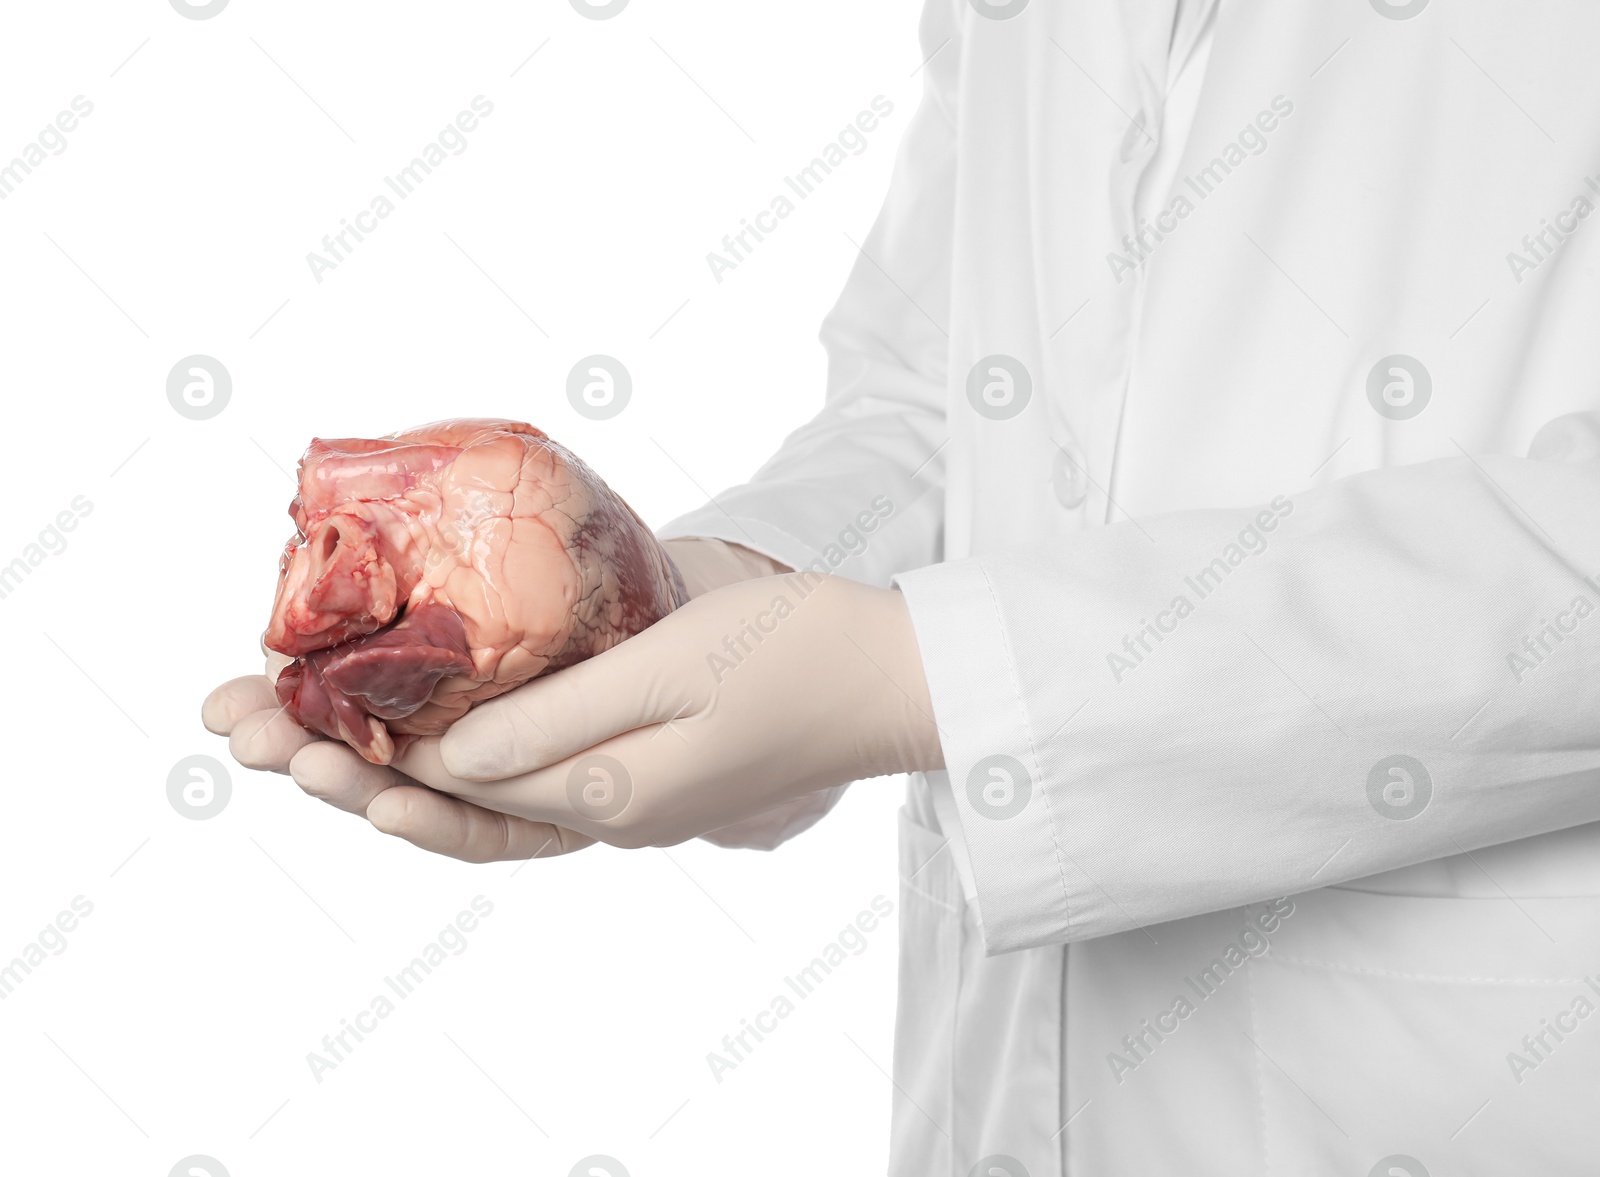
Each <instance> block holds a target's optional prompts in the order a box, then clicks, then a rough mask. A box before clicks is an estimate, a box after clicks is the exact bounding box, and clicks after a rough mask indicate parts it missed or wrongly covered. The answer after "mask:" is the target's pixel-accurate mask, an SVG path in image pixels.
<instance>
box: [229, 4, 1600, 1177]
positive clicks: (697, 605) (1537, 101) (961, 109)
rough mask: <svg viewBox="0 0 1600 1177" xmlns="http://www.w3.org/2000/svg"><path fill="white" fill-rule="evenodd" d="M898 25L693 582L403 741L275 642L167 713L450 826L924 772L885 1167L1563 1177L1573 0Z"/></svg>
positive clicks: (672, 822)
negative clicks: (828, 228) (202, 718)
mask: <svg viewBox="0 0 1600 1177" xmlns="http://www.w3.org/2000/svg"><path fill="white" fill-rule="evenodd" d="M922 42H923V53H924V56H925V57H926V58H927V64H926V66H925V68H924V74H925V78H926V93H925V97H924V100H923V103H922V106H921V108H920V110H919V111H918V113H917V115H916V116H915V121H914V123H913V124H912V125H911V127H910V128H909V130H908V131H907V134H906V138H905V141H904V143H903V145H902V147H901V152H900V157H899V160H898V164H897V168H896V172H895V177H894V181H893V186H892V188H891V190H890V193H889V196H888V200H887V202H886V204H885V207H884V209H883V212H882V214H881V216H880V218H879V220H878V222H877V224H876V226H875V228H874V229H873V231H872V233H871V235H870V237H869V238H868V239H867V242H866V246H865V248H864V249H863V251H862V256H861V258H860V259H859V260H858V262H857V264H856V266H855V268H854V272H853V273H852V275H851V278H850V281H849V284H848V286H847V287H846V289H845V291H844V293H843V295H842V297H841V298H840V300H839V303H838V305H837V306H836V307H835V309H834V310H833V312H832V313H831V314H830V315H829V316H828V318H827V321H826V323H825V325H824V328H823V340H824V343H825V344H826V346H827V348H828V352H829V356H830V378H829V388H828V397H827V402H826V405H825V407H824V408H823V410H822V411H821V412H820V413H819V414H818V416H817V417H816V418H815V419H814V420H813V421H811V422H810V423H809V424H807V425H806V426H804V427H803V428H801V429H799V430H798V431H796V432H795V433H794V434H793V435H792V436H791V437H790V438H789V439H788V440H787V441H786V442H785V443H784V445H783V447H782V448H781V449H780V450H779V452H778V453H777V454H776V455H774V456H773V457H772V459H771V460H770V461H769V462H767V464H766V465H765V466H764V467H763V468H762V469H761V470H760V472H759V473H758V474H757V475H756V476H755V478H754V479H752V481H751V482H750V483H749V484H747V485H744V486H740V487H736V488H734V489H732V490H730V491H727V492H726V493H724V494H722V495H720V496H719V497H718V499H717V500H716V502H715V503H714V504H712V505H710V506H708V507H707V508H705V509H704V510H701V511H698V512H695V513H693V514H691V515H689V516H686V517H684V518H682V519H680V520H678V521H676V522H675V523H673V524H671V525H670V526H669V527H668V528H666V529H665V531H664V535H665V536H667V537H671V543H670V545H669V549H670V550H671V551H672V552H673V554H674V557H675V559H677V560H678V561H679V563H680V564H681V565H682V567H683V571H684V572H685V575H686V578H687V579H688V581H689V582H690V584H691V587H692V589H693V590H694V591H695V593H696V597H695V599H694V600H693V601H691V603H690V604H689V605H688V606H687V607H685V608H684V609H683V610H681V611H680V612H678V613H675V614H673V615H672V616H670V617H668V618H667V619H665V620H664V621H662V622H661V623H659V624H658V625H657V626H655V627H654V628H652V629H650V630H648V631H646V632H645V633H643V634H642V635H640V636H638V637H636V638H634V639H632V640H630V641H628V642H626V643H624V644H623V645H622V646H619V647H618V648H616V649H614V650H612V651H609V652H607V653H605V654H602V655H600V656H599V657H597V658H595V659H593V660H592V661H590V662H588V663H585V664H582V665H579V666H576V667H573V668H571V669H568V670H564V671H561V672H560V673H558V674H556V675H553V676H551V677H549V678H548V679H543V680H538V681H535V682H533V683H530V684H529V685H527V686H526V687H524V688H522V689H521V690H519V691H517V692H515V693H514V694H513V695H510V696H505V697H502V698H501V699H498V700H495V701H492V702H489V703H486V704H485V705H483V706H482V707H480V708H478V709H477V710H475V711H474V712H472V713H471V714H470V715H469V716H468V717H467V718H465V719H463V720H462V721H461V722H460V723H458V724H457V725H456V727H455V728H454V729H453V730H452V731H451V732H450V733H449V734H448V735H447V736H446V737H444V739H443V740H442V741H425V742H421V743H419V744H418V745H416V746H415V747H414V748H413V749H412V751H411V752H410V753H409V754H408V756H407V758H406V759H405V761H404V763H403V765H402V767H403V769H404V772H405V774H406V775H405V776H402V775H400V774H399V773H397V772H395V771H394V770H388V769H378V768H375V767H373V766H370V765H366V764H365V763H364V762H362V761H360V760H359V759H357V758H356V757H355V756H354V755H353V754H352V753H350V752H349V750H348V749H345V748H343V747H342V746H339V745H335V744H331V743H326V742H310V741H311V738H310V737H309V736H307V735H305V734H304V733H300V732H298V730H297V729H293V728H292V725H288V724H287V723H286V721H281V720H280V721H278V722H277V723H275V724H272V725H269V726H268V727H267V729H266V730H265V731H263V732H260V733H259V734H257V732H256V731H255V729H254V728H251V730H250V731H249V733H248V734H243V730H244V729H245V728H246V727H249V726H250V725H247V724H245V723H243V722H242V718H243V717H244V716H245V715H247V714H248V713H251V712H253V711H256V710H260V709H268V710H270V708H271V707H272V703H271V701H270V698H271V697H270V689H269V688H268V687H267V686H266V684H265V680H264V679H260V678H257V679H251V680H240V681H238V682H236V683H234V684H230V685H229V686H228V687H226V688H223V689H222V690H221V692H219V693H218V694H217V695H214V696H213V698H212V700H211V701H210V702H209V703H208V712H207V715H208V722H209V723H211V724H212V726H213V727H215V728H217V729H220V730H228V729H230V728H233V727H234V726H236V725H237V726H239V727H240V729H241V733H242V734H241V736H239V737H236V739H235V744H236V745H238V746H237V747H236V753H237V754H238V755H240V757H241V758H242V759H244V760H246V762H247V763H253V764H256V765H262V766H270V767H275V768H278V769H279V770H283V769H286V768H287V769H290V770H291V771H292V772H293V775H294V777H295V779H296V780H297V781H299V782H300V783H301V785H302V786H303V787H305V788H306V789H307V790H308V791H310V792H312V793H314V794H316V795H319V796H322V797H324V798H325V799H327V800H329V801H331V802H333V803H334V804H337V805H341V806H342V807H344V808H348V809H351V810H353V811H355V812H359V813H365V814H366V815H367V816H368V817H369V818H370V819H371V820H372V822H373V823H374V824H375V825H377V826H378V827H379V828H380V829H384V830H386V831H388V832H391V833H397V834H400V835H401V836H403V837H406V838H408V839H410V840H412V841H413V842H415V843H417V844H418V845H420V846H424V847H426V848H428V849H432V850H436V851H440V852H443V853H447V854H453V855H456V856H458V857H462V858H468V859H472V860H486V859H491V858H517V857H528V856H532V855H541V856H542V855H549V854H554V853H557V852H560V851H566V850H574V849H578V848H580V847H581V846H583V845H586V844H588V843H589V842H590V841H591V840H601V841H606V842H610V843H614V844H617V845H622V846H643V845H649V844H667V843H672V842H676V841H680V840H682V839H685V838H689V837H694V836H707V837H710V838H712V839H713V840H716V841H719V842H722V843H725V844H742V845H761V846H770V845H774V844H776V843H777V842H778V841H781V840H782V839H783V838H785V837H788V836H792V835H793V834H794V833H796V832H798V831H799V830H801V829H803V828H805V826H807V825H809V824H810V823H811V822H813V821H815V820H817V818H818V817H820V816H821V815H822V813H824V812H825V811H826V809H827V808H828V806H829V805H830V804H831V803H832V801H833V800H834V799H835V798H836V797H837V796H838V794H839V792H840V790H841V789H842V788H843V787H844V785H845V784H846V783H847V782H849V781H851V780H855V779H861V778H866V777H871V776H876V775H881V774H888V773H899V772H911V773H912V774H913V775H912V777H911V784H910V789H909V794H908V798H907V803H906V807H905V810H904V813H903V819H902V827H901V847H900V860H901V866H902V876H903V880H904V882H903V888H902V906H901V913H900V916H901V935H902V938H903V940H902V957H901V999H900V1011H899V1021H898V1027H897V1043H896V1051H895V1082H896V1086H897V1094H896V1097H895V1100H896V1102H895V1109H894V1124H893V1147H892V1163H891V1171H892V1172H893V1173H895V1174H897V1175H900V1174H904V1175H906V1177H911V1175H916V1177H928V1175H931V1174H940V1175H941V1177H943V1175H946V1174H956V1175H965V1174H968V1173H969V1172H981V1173H986V1174H991V1173H1007V1174H1013V1175H1019V1174H1024V1173H1026V1174H1028V1175H1030V1177H1061V1175H1077V1174H1083V1175H1087V1177H1103V1175H1121V1174H1146V1173H1148V1174H1167V1173H1184V1174H1217V1175H1223V1174H1226V1175H1229V1177H1239V1175H1242V1174H1259V1175H1268V1174H1293V1175H1296V1177H1299V1175H1303V1174H1351V1175H1365V1174H1368V1173H1383V1174H1393V1173H1402V1174H1408V1175H1412V1177H1415V1175H1420V1174H1425V1173H1426V1174H1433V1175H1434V1177H1440V1175H1443V1174H1458V1173H1460V1174H1465V1173H1485V1174H1488V1173H1513V1172H1516V1173H1533V1172H1541V1173H1562V1174H1568V1173H1571V1174H1576V1173H1578V1172H1580V1171H1587V1169H1585V1168H1584V1167H1585V1166H1592V1165H1593V1163H1594V1159H1595V1157H1596V1155H1597V1153H1600V1115H1597V1107H1596V1103H1597V1100H1600V824H1596V823H1600V336H1597V333H1596V323H1600V294H1597V288H1596V282H1595V274H1596V268H1597V265H1600V218H1596V217H1595V216H1594V213H1595V210H1596V208H1597V207H1600V73H1597V72H1596V71H1595V69H1594V68H1593V60H1594V54H1595V48H1596V46H1597V45H1600V9H1596V8H1595V6H1594V5H1592V4H1586V3H1579V2H1576V0H1574V2H1557V3H1552V4H1547V5H1536V6H1521V5H1509V4H1505V3H1500V2H1497V0H1453V2H1451V3H1448V4H1447V3H1443V2H1439V3H1430V2H1429V0H1409V2H1402V0H1317V2H1315V3H1313V2H1311V0H1220V3H1219V2H1216V0H1211V2H1207V0H1137V2H1135V0H1126V2H1115V0H1077V2H1074V3H1067V2H1065V0H1031V2H1030V0H929V3H928V5H927V8H926V11H925V14H924V17H923V23H922ZM788 570H800V571H796V572H793V573H790V574H789V575H784V574H785V573H786V572H788ZM666 723H670V724H671V725H672V727H673V728H674V729H675V730H676V732H677V733H678V734H679V735H680V736H681V737H682V738H680V739H651V738H650V737H651V736H652V735H654V734H656V733H657V732H659V730H660V725H662V724H666ZM597 758H609V759H597ZM597 765H598V766H601V767H604V768H606V770H607V771H609V772H611V773H612V777H613V779H616V778H617V777H618V776H619V775H620V776H621V777H623V778H625V779H626V780H627V782H628V788H629V789H630V790H631V800H630V801H629V802H628V804H627V805H626V807H624V808H623V809H622V812H621V813H612V812H611V811H610V810H605V809H603V808H598V807H596V804H595V803H594V802H593V801H592V795H591V794H590V793H589V792H586V791H583V790H581V789H578V790H574V789H571V788H569V786H570V784H571V782H572V781H573V780H575V779H578V780H581V779H588V778H586V777H584V775H583V774H585V773H588V774H591V775H592V773H593V770H594V769H595V767H596V766H597ZM595 779H598V778H595ZM417 782H420V784H419V783H417ZM425 786H430V787H425ZM862 787H868V786H862ZM871 787H881V784H880V785H878V786H871ZM980 1162H981V1163H980Z"/></svg>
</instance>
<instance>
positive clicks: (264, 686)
mask: <svg viewBox="0 0 1600 1177" xmlns="http://www.w3.org/2000/svg"><path fill="white" fill-rule="evenodd" d="M277 706H278V698H277V695H276V694H274V693H273V689H272V683H271V682H270V681H269V680H268V679H267V677H266V676H265V675H261V674H247V675H244V676H242V677H240V678H235V679H229V680H228V681H227V682H225V683H223V684H222V685H221V686H220V687H218V688H217V689H216V690H214V691H212V692H211V693H210V694H209V695H207V696H206V701H205V702H204V703H202V704H201V705H200V722H201V723H203V724H205V728H206V731H208V732H210V733H212V734H213V735H217V736H226V735H228V734H230V733H231V732H232V731H233V729H234V727H235V726H236V725H237V724H238V722H239V721H240V720H241V719H243V718H244V717H245V716H246V715H253V714H255V713H256V712H257V711H268V710H275V709H276V708H277Z"/></svg>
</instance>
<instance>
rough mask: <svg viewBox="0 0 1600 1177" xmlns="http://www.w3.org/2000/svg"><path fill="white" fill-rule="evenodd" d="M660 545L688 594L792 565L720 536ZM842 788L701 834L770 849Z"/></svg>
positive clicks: (733, 845)
mask: <svg viewBox="0 0 1600 1177" xmlns="http://www.w3.org/2000/svg"><path fill="white" fill-rule="evenodd" d="M662 547H664V548H666V549H667V554H668V555H670V556H671V557H672V562H673V563H674V564H676V565H677V566H678V571H679V572H681V573H682V574H683V582H684V584H685V585H687V586H688V588H689V596H690V597H698V596H700V595H701V594H702V593H708V592H710V591H711V590H712V589H718V588H724V587H726V586H727V585H730V584H738V583H739V582H740V581H742V580H755V579H756V578H757V577H759V576H778V575H780V574H782V573H785V572H789V571H792V569H790V567H789V566H788V565H787V564H780V563H779V562H778V561H776V560H774V559H772V558H771V557H769V556H763V555H762V554H761V553H760V552H756V551H752V550H751V549H749V548H747V547H745V546H743V545H742V544H730V543H726V542H724V541H722V540H720V539H706V538H704V537H702V536H686V537H683V538H680V539H669V540H663V541H662ZM846 788H847V786H845V785H840V786H839V787H838V788H835V789H824V790H823V791H821V792H819V793H807V794H806V795H805V796H804V797H797V798H795V799H794V800H793V801H789V802H786V803H785V804H783V805H776V806H774V807H773V808H771V809H769V810H767V811H766V812H765V813H758V814H756V815H755V816H754V817H747V818H745V820H743V821H737V822H734V823H733V824H732V825H730V826H724V827H723V828H721V829H718V830H708V831H706V832H705V833H704V834H702V835H701V837H702V838H704V839H705V840H706V841H707V842H710V843H712V844H714V845H717V846H726V847H728V848H730V849H736V850H775V849H777V848H778V847H779V846H781V845H782V844H783V843H784V842H786V841H787V840H788V839H790V838H792V837H794V836H795V835H796V834H798V833H800V832H802V831H804V830H807V829H810V828H811V827H812V826H814V825H815V824H816V823H817V822H819V821H821V820H822V819H823V818H824V817H826V816H827V813H828V810H830V809H832V808H833V806H834V804H835V803H836V802H837V801H838V800H839V798H840V796H841V795H842V794H843V793H844V791H845V789H846Z"/></svg>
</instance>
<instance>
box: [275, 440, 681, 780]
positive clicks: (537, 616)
mask: <svg viewBox="0 0 1600 1177" xmlns="http://www.w3.org/2000/svg"><path fill="white" fill-rule="evenodd" d="M299 475H300V477H299V483H300V485H299V493H297V494H296V495H295V498H294V501H293V502H292V503H291V504H290V505H289V514H290V516H291V517H292V518H293V519H294V523H295V534H294V537H293V538H292V539H290V540H289V542H288V544H287V545H286V546H285V548H284V551H283V557H282V560H281V561H280V563H279V575H278V592H277V598H276V600H275V601H274V603H273V607H272V620H271V622H270V623H269V624H268V626H267V632H266V644H267V646H268V648H270V649H272V650H276V651H278V652H279V653H281V654H285V655H288V656H290V657H292V658H293V659H294V661H293V662H291V663H290V664H289V665H288V666H287V667H285V668H284V670H283V671H282V672H281V673H280V674H279V676H278V679H277V693H278V701H279V702H280V703H282V704H283V705H284V707H285V708H286V709H287V711H288V712H289V714H290V715H292V716H293V717H294V718H295V719H296V720H297V721H298V722H300V723H301V724H303V725H304V726H305V727H307V728H310V729H311V730H312V731H316V732H321V733H322V734H324V735H327V736H332V737H333V738H335V739H339V740H343V741H345V742H346V743H348V744H349V745H350V746H351V747H353V748H355V749H356V750H357V751H358V752H360V753H361V755H362V756H364V757H366V759H368V760H370V761H372V762H373V763H376V764H387V763H389V762H390V761H391V760H392V759H393V758H394V755H395V752H396V747H397V741H398V742H399V744H400V745H401V746H403V744H404V741H405V739H406V738H407V737H408V736H416V735H437V734H439V733H440V732H443V731H444V730H445V728H447V727H449V726H450V724H451V723H453V722H454V721H455V720H457V719H459V718H460V717H461V716H462V715H464V714H466V712H467V710H468V709H469V708H471V707H472V706H473V705H474V704H475V703H479V702H481V701H483V700H484V699H488V698H491V697H493V696H495V695H498V694H500V693H502V692H504V691H509V690H511V689H512V688H513V687H516V686H519V685H520V684H522V683H525V682H527V681H528V680H529V679H532V678H535V677H537V676H538V675H541V674H544V673H545V672H546V671H551V670H558V669H560V668H561V667H563V666H569V665H571V664H572V663H574V662H580V661H582V660H583V659H585V658H589V657H592V656H593V655H595V654H598V653H600V652H601V651H602V650H606V649H608V648H610V647H611V646H614V645H616V644H617V643H618V642H620V641H622V640H624V639H625V638H628V637H631V636H632V635H633V634H636V633H638V632H639V631H640V630H642V629H644V628H646V627H647V626H649V625H652V624H654V623H655V622H656V621H658V620H659V619H660V618H662V617H664V616H665V615H666V614H667V613H669V612H671V611H672V610H673V609H675V608H677V607H678V606H679V605H681V604H683V603H684V601H685V600H686V599H687V596H688V594H687V593H686V592H685V591H684V585H683V579H682V577H681V576H680V575H679V574H678V570H677V568H675V567H674V566H673V564H672V561H671V559H670V558H669V557H668V556H667V554H666V552H665V551H663V550H662V548H661V545H660V544H658V543H657V542H656V539H655V537H654V536H653V535H652V534H651V532H650V529H649V528H648V527H646V526H645V525H644V523H643V522H642V521H641V520H640V519H639V517H638V516H637V515H635V514H634V513H633V511H632V510H631V509H630V508H629V507H628V505H627V504H626V503H625V502H623V501H622V499H620V498H619V497H618V496H617V495H616V494H615V493H614V492H613V491H612V490H611V488H610V487H608V486H607V485H606V484H605V483H604V482H602V481H601V480H600V478H599V476H598V475H596V474H595V473H594V471H592V470H590V469H589V467H587V466H585V465H584V464H583V463H582V462H581V461H579V460H578V458H577V457H576V456H575V455H574V454H572V453H571V452H570V451H569V450H567V449H565V448H563V447H562V446H560V445H557V444H556V443H555V442H553V441H551V440H550V439H549V438H548V437H547V436H545V434H544V433H542V432H541V431H540V430H538V429H535V428H534V427H533V426H531V425H524V424H522V423H520V422H516V421H500V420H456V421H441V422H438V423H437V424H434V425H425V426H423V427H421V428H419V429H410V430H407V431H405V432H403V433H395V434H391V435H390V436H388V437H382V438H377V439H374V440H366V439H354V438H344V439H340V440H337V441H328V440H324V439H322V438H317V439H315V440H313V441H312V443H311V446H310V448H308V449H307V450H306V453H305V456H304V457H303V458H301V459H300V471H299Z"/></svg>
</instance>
